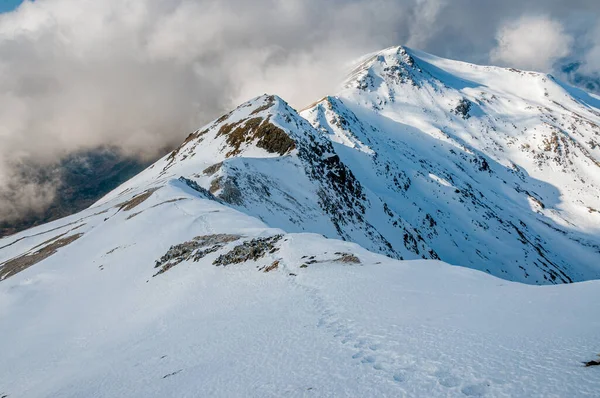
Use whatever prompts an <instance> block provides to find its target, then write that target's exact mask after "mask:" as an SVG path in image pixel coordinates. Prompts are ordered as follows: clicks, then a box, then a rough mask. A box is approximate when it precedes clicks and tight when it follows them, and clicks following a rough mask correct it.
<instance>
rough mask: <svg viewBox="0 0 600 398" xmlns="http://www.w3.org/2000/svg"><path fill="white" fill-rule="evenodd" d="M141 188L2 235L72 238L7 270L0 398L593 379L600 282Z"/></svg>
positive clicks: (531, 390) (581, 387)
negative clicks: (506, 275) (517, 271)
mask: <svg viewBox="0 0 600 398" xmlns="http://www.w3.org/2000/svg"><path fill="white" fill-rule="evenodd" d="M123 196H125V195H123ZM146 196H147V197H146ZM146 196H145V197H146V199H145V200H143V201H142V199H140V197H139V196H138V199H137V200H133V201H132V200H128V201H126V203H124V204H123V203H122V201H123V199H125V198H123V197H121V198H114V199H112V200H105V201H104V202H103V203H102V204H99V205H98V206H96V207H94V208H92V209H88V210H86V211H84V212H82V213H80V214H78V215H75V216H71V217H69V218H67V219H64V220H61V222H54V223H51V224H48V225H46V226H43V227H38V228H36V229H33V230H30V231H27V232H26V233H23V234H20V235H16V236H14V237H11V238H8V239H4V240H2V241H0V242H1V245H2V246H4V247H3V249H2V250H1V251H0V254H1V255H2V259H0V261H5V260H7V259H8V258H14V257H16V256H19V255H20V254H21V253H23V252H27V251H29V253H32V252H37V253H40V252H41V253H45V252H46V251H47V250H44V248H47V247H48V246H54V247H56V242H57V241H62V242H63V243H62V244H61V245H62V247H60V248H57V250H58V251H57V252H56V253H55V254H54V255H51V256H49V257H47V258H46V259H45V260H43V261H41V262H39V263H37V264H35V265H32V266H31V267H29V268H26V269H25V270H23V271H22V272H20V273H17V274H15V275H13V276H11V277H9V278H7V279H5V280H3V281H2V282H0V336H2V338H1V339H0V352H1V353H2V361H0V396H4V395H7V396H8V397H82V396H85V397H115V396H127V397H158V396H177V397H180V396H215V397H281V396H292V397H294V396H308V397H311V396H314V397H333V396H336V397H339V396H352V397H356V396H360V397H367V396H369V397H370V396H428V397H435V396H513V397H516V396H521V397H525V396H559V397H564V396H569V397H580V396H594V395H595V394H596V393H597V392H598V391H600V377H598V376H599V373H598V370H600V369H595V368H593V367H590V368H586V367H584V366H583V364H582V361H589V360H592V359H594V357H595V355H596V353H597V352H598V347H599V346H600V337H599V336H600V333H598V332H599V331H600V318H599V317H598V314H599V313H600V284H599V282H598V281H590V282H585V283H577V284H571V285H560V286H530V285H524V284H519V283H515V282H507V281H504V280H501V279H497V278H495V277H493V276H489V275H486V274H485V273H481V272H479V271H475V270H469V269H467V268H462V267H453V266H450V265H447V264H445V263H441V262H438V261H431V260H430V261H425V260H417V261H404V262H402V261H397V260H393V259H390V258H387V257H384V256H381V255H378V254H373V253H371V252H368V251H366V250H364V249H362V248H361V247H359V246H357V245H356V244H353V243H349V242H343V241H339V240H330V239H325V238H323V237H322V236H319V235H315V234H289V233H284V231H282V230H280V229H273V228H269V227H267V226H266V225H265V224H264V223H262V222H261V221H259V220H258V219H257V218H253V217H250V216H247V215H245V214H243V213H241V212H238V211H237V210H234V209H232V208H231V207H229V206H227V205H225V204H222V203H219V202H218V201H216V200H214V199H212V198H209V194H206V193H200V192H198V191H196V190H194V189H191V188H190V187H189V186H188V185H187V184H186V183H185V182H183V181H177V180H170V181H169V182H166V183H165V185H164V186H163V187H162V188H160V189H158V190H156V191H154V192H152V193H151V195H149V196H148V195H146ZM142 198H144V197H142ZM72 237H78V238H77V239H73V238H72ZM69 238H71V239H69ZM65 242H70V243H68V244H67V243H65ZM7 245H8V246H7ZM36 245H40V246H38V247H37V249H33V246H36ZM40 248H41V249H40ZM37 255H38V256H39V254H37ZM35 256H36V255H35V254H34V255H33V257H35ZM29 257H31V256H29ZM186 258H187V259H188V260H186V261H182V260H184V259H186ZM23 259H25V260H26V259H27V256H26V257H25V258H22V260H23ZM157 261H158V262H157Z"/></svg>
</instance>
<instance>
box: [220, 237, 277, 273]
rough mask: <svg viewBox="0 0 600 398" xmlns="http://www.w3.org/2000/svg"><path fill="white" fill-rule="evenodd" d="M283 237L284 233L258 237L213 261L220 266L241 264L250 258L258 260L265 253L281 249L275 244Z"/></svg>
mask: <svg viewBox="0 0 600 398" xmlns="http://www.w3.org/2000/svg"><path fill="white" fill-rule="evenodd" d="M281 238H283V235H273V236H269V237H267V238H256V239H252V240H249V241H246V242H244V243H242V244H241V245H237V246H236V247H234V248H233V249H232V250H231V251H229V252H227V253H225V254H221V255H220V256H219V257H217V258H216V259H215V261H213V264H214V265H216V266H217V267H218V266H221V265H222V266H227V265H230V264H239V263H243V262H246V261H250V260H254V261H256V260H258V259H261V258H263V257H264V256H265V254H267V253H269V254H272V253H275V252H276V251H278V250H279V248H278V247H276V246H275V244H276V243H277V242H278V241H279V240H280V239H281Z"/></svg>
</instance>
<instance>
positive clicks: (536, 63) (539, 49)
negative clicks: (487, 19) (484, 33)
mask: <svg viewBox="0 0 600 398" xmlns="http://www.w3.org/2000/svg"><path fill="white" fill-rule="evenodd" d="M496 40H497V46H496V47H495V48H494V49H492V51H491V53H490V59H491V60H492V62H497V63H500V64H502V65H506V66H511V67H515V68H521V69H530V70H535V71H541V72H548V71H550V70H551V69H552V65H553V64H554V62H555V61H556V60H558V59H560V58H562V57H566V56H567V55H569V53H570V51H571V45H572V43H573V38H572V37H571V36H570V35H569V34H567V33H566V32H565V29H564V27H563V25H562V24H561V23H560V22H559V21H556V20H553V19H550V18H549V17H547V16H525V17H521V18H519V19H518V20H516V21H511V22H509V23H507V24H505V25H503V26H501V27H500V29H499V30H498V33H497V35H496Z"/></svg>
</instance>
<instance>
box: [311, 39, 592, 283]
mask: <svg viewBox="0 0 600 398" xmlns="http://www.w3.org/2000/svg"><path fill="white" fill-rule="evenodd" d="M302 115H303V116H305V117H306V118H307V119H308V120H309V121H310V122H311V124H313V126H315V128H317V129H318V130H319V131H321V132H322V133H324V134H326V135H327V136H328V137H329V138H330V139H331V141H332V142H334V149H335V151H336V153H338V154H339V156H340V158H341V160H342V162H344V163H345V164H346V165H348V166H349V168H350V169H351V170H352V171H353V172H354V174H355V176H356V178H357V180H358V181H359V182H360V183H361V184H362V185H363V187H364V188H365V189H366V190H370V191H371V192H374V193H375V194H376V195H377V196H378V198H379V199H380V201H381V202H383V203H385V204H386V205H387V209H389V218H390V219H393V218H395V217H396V215H400V216H401V217H403V218H404V220H405V221H408V222H409V223H410V225H411V226H412V227H413V228H414V229H415V230H416V231H418V234H419V236H420V237H422V238H423V241H424V242H423V243H424V244H425V245H427V246H428V247H430V248H431V249H433V250H434V251H435V252H436V253H437V254H438V255H439V257H440V258H441V259H442V260H444V261H447V262H450V263H452V264H460V265H463V266H468V267H473V268H476V269H480V270H485V271H487V272H489V273H491V274H494V275H497V276H500V277H502V278H508V279H512V280H518V281H522V282H525V283H536V284H541V283H556V282H571V281H579V280H586V279H592V278H598V277H600V211H599V210H598V209H600V144H599V142H600V99H599V98H597V97H594V96H593V95H591V94H587V93H585V92H583V91H580V90H578V89H575V88H572V87H568V86H566V85H564V84H562V83H560V82H558V81H556V80H555V79H554V78H553V77H552V76H549V75H544V74H540V73H534V72H523V71H518V70H514V69H504V68H496V67H485V66H477V65H471V64H466V63H463V62H457V61H450V60H446V59H441V58H437V57H434V56H431V55H429V54H425V53H422V52H418V51H414V50H410V49H407V48H403V47H394V48H390V49H387V50H384V51H382V52H380V53H377V54H375V55H373V56H372V57H368V58H367V59H366V60H365V61H364V62H363V63H362V64H361V65H360V66H359V67H358V68H357V69H356V70H355V71H354V72H353V73H352V74H351V76H350V77H349V79H348V81H347V82H346V87H345V89H344V90H342V91H341V92H340V93H339V95H337V96H332V97H326V98H324V99H322V100H321V101H318V102H317V103H316V104H314V105H312V106H310V107H309V108H308V109H306V110H304V111H303V112H302Z"/></svg>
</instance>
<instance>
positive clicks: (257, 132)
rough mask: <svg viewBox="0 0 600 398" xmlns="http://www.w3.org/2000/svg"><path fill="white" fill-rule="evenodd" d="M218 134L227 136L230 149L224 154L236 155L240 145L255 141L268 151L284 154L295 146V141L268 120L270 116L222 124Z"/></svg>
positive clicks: (258, 145)
mask: <svg viewBox="0 0 600 398" xmlns="http://www.w3.org/2000/svg"><path fill="white" fill-rule="evenodd" d="M219 135H224V136H226V137H227V141H226V142H227V144H228V145H230V146H231V147H232V148H233V149H231V150H230V151H229V152H228V153H227V154H226V156H227V157H231V156H236V155H239V154H240V153H241V149H240V147H241V145H242V144H244V143H250V142H253V141H256V146H257V147H259V148H262V149H264V150H266V151H267V152H269V153H277V154H279V155H285V154H286V153H288V152H289V151H291V150H293V149H295V148H296V143H295V142H294V140H292V139H291V138H290V136H289V135H287V134H286V133H285V131H283V130H282V129H280V128H279V127H277V126H275V125H274V124H273V123H271V122H270V116H269V117H267V118H266V119H263V118H262V117H253V118H250V119H244V120H241V121H239V122H236V123H232V124H223V125H222V126H221V128H220V129H219V133H218V136H219Z"/></svg>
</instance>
